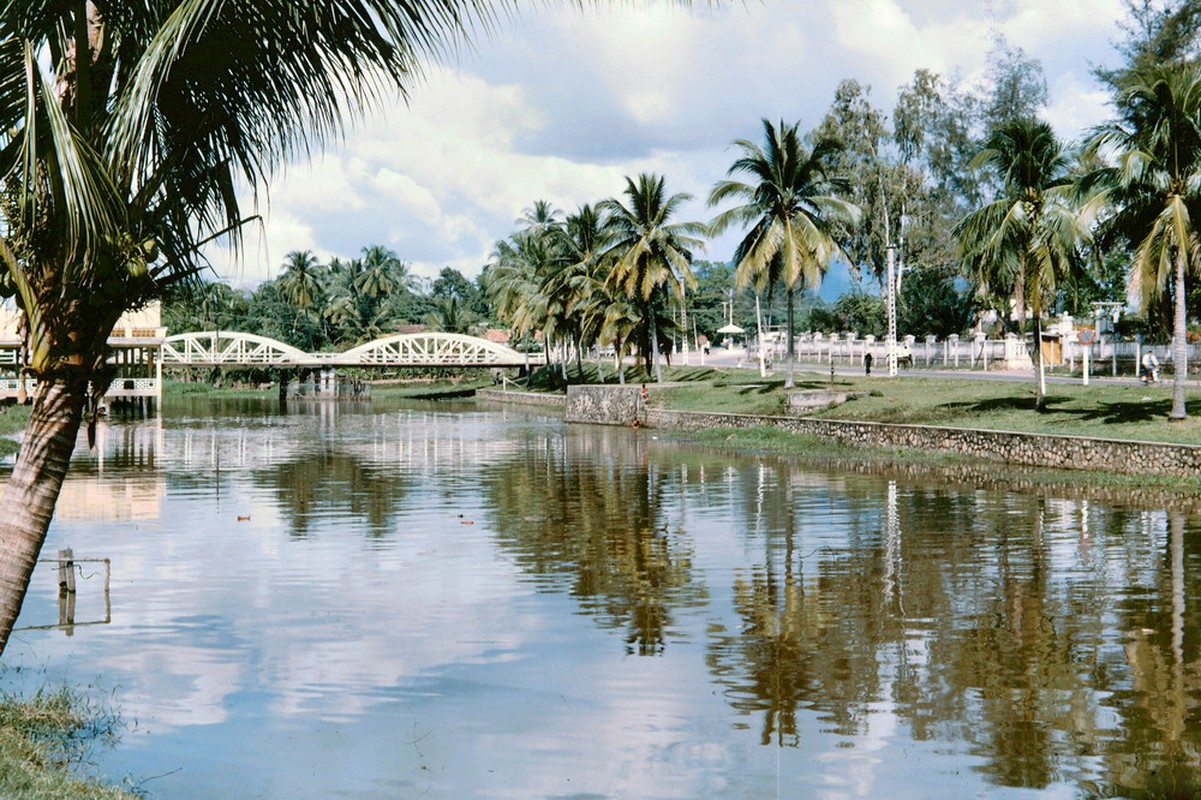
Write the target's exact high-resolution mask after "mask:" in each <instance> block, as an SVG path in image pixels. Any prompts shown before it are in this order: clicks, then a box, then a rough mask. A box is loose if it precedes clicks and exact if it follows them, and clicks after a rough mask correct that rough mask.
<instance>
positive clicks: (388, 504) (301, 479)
mask: <svg viewBox="0 0 1201 800" xmlns="http://www.w3.org/2000/svg"><path fill="white" fill-rule="evenodd" d="M253 480H254V482H255V483H256V484H257V485H259V486H263V487H266V488H269V489H271V490H273V491H274V492H275V496H276V502H277V505H278V506H279V509H280V511H281V513H282V514H283V515H284V516H285V517H286V518H287V519H288V522H289V527H290V530H291V535H292V536H294V537H297V538H304V537H307V536H308V535H309V531H310V527H311V525H312V521H313V520H314V519H321V518H326V519H328V518H329V517H330V516H331V515H338V516H341V517H343V518H344V519H346V521H347V523H348V524H351V525H353V524H355V523H362V524H364V525H365V526H366V527H367V530H368V531H369V532H370V533H371V534H372V535H373V536H386V535H389V534H391V533H393V532H394V531H395V527H396V526H395V521H396V516H397V514H398V513H399V510H400V506H401V505H402V503H403V502H404V499H405V490H406V488H407V480H406V479H405V478H404V477H403V471H398V470H392V469H385V468H383V467H374V466H371V465H367V464H364V463H363V462H362V461H361V460H360V459H359V458H358V457H357V456H355V455H354V454H353V453H349V452H345V451H342V450H331V449H326V450H323V451H322V452H320V453H316V454H312V453H308V454H305V455H304V456H303V457H298V458H295V459H293V460H291V461H285V462H282V463H277V464H273V465H272V466H270V467H267V468H265V469H260V470H256V471H255V473H254V477H253Z"/></svg>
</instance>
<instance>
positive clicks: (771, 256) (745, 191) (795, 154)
mask: <svg viewBox="0 0 1201 800" xmlns="http://www.w3.org/2000/svg"><path fill="white" fill-rule="evenodd" d="M734 145H735V147H737V148H738V149H739V150H740V151H741V153H742V154H741V156H740V157H739V158H738V159H737V160H735V161H734V163H733V164H731V165H730V168H729V169H728V170H727V171H726V175H727V176H731V175H743V176H745V177H746V178H747V179H748V180H745V181H743V180H735V179H732V178H727V179H726V180H723V181H719V182H718V183H717V184H716V185H715V186H714V187H713V189H712V191H710V193H709V205H711V206H715V205H717V204H719V203H721V202H723V201H725V200H727V199H730V198H733V199H736V200H739V201H741V202H740V204H739V205H737V206H735V207H733V208H730V209H727V210H726V211H723V212H721V213H720V214H718V216H717V217H716V218H715V219H714V220H713V222H712V223H711V228H712V230H713V232H714V233H715V234H716V233H720V232H721V231H724V230H725V229H727V228H728V227H730V226H731V225H734V224H739V225H742V226H744V227H746V228H747V232H746V235H745V236H744V237H743V238H742V240H741V241H740V242H739V243H738V246H737V247H736V248H735V250H734V263H735V271H734V278H735V281H736V282H737V284H738V286H739V287H745V286H748V285H753V286H754V287H755V288H756V290H759V291H762V290H763V289H765V288H766V289H767V290H768V292H769V293H770V292H771V291H772V290H773V288H774V287H775V286H776V284H780V285H782V286H783V287H784V289H785V291H786V292H787V295H788V380H787V382H786V384H785V385H786V386H787V387H792V386H793V385H794V377H793V376H794V362H795V339H796V336H795V332H794V330H793V326H794V319H793V307H794V295H795V293H796V290H798V289H800V290H802V291H804V290H805V289H809V288H816V287H818V286H819V285H820V284H821V280H822V277H823V276H824V275H825V273H826V270H827V269H828V268H829V266H830V261H831V259H833V258H834V257H836V256H838V255H839V254H840V252H841V251H840V249H839V247H838V245H837V243H836V242H835V241H834V239H833V235H832V232H833V230H834V226H835V224H836V223H839V222H842V223H846V224H847V225H853V224H855V223H856V222H857V221H858V219H859V209H858V207H857V206H855V205H854V204H852V203H850V202H848V201H846V200H844V199H842V198H841V197H840V196H839V195H840V194H841V193H846V192H848V191H849V186H848V184H847V182H846V180H845V179H842V178H838V177H834V176H831V175H830V174H829V169H830V163H831V159H832V158H833V156H834V155H836V154H837V152H838V150H839V148H840V145H839V144H838V143H837V142H835V141H833V140H831V139H822V140H821V141H819V142H818V143H817V144H816V145H814V148H813V150H812V151H811V152H810V151H808V150H806V149H805V147H804V145H803V144H802V143H801V137H800V135H799V134H798V133H797V123H793V124H792V125H786V124H784V122H783V121H781V122H780V125H779V127H777V126H775V125H773V124H772V123H771V121H770V120H767V119H764V120H763V144H762V145H759V144H756V143H755V142H752V141H749V140H746V139H739V140H737V141H735V142H734Z"/></svg>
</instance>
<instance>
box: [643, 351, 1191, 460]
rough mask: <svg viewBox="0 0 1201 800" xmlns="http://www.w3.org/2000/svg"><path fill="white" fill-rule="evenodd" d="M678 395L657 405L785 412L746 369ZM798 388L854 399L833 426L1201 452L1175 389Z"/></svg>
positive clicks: (986, 383)
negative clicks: (857, 424)
mask: <svg viewBox="0 0 1201 800" xmlns="http://www.w3.org/2000/svg"><path fill="white" fill-rule="evenodd" d="M671 379H672V380H673V381H676V382H682V383H678V384H677V385H675V386H670V387H664V388H655V387H653V386H652V387H651V402H652V403H659V404H661V405H662V406H663V407H665V408H672V409H678V410H687V411H726V412H739V413H748V414H772V413H779V412H782V411H783V410H784V408H785V405H784V391H783V386H784V379H783V377H782V376H780V375H779V374H776V375H769V376H768V377H767V378H760V377H759V376H758V375H757V374H755V373H753V372H749V371H746V370H731V371H718V370H704V369H701V368H694V369H692V370H688V369H678V370H674V371H673V374H672V376H671ZM796 383H797V388H798V389H829V388H831V385H833V388H835V389H837V390H839V391H845V392H849V393H851V395H852V397H851V399H850V400H849V401H847V402H846V403H843V404H841V405H838V406H835V407H833V408H829V409H825V410H822V411H816V412H811V415H812V416H818V417H825V418H828V419H846V420H862V421H869V422H892V423H903V424H910V425H944V426H948V427H956V428H980V429H985V430H1007V431H1019V432H1026V433H1049V434H1070V435H1076V436H1091V437H1096V438H1109V439H1136V440H1144V441H1155V442H1169V443H1173V444H1201V393H1198V392H1192V393H1190V397H1189V401H1190V406H1191V408H1192V410H1193V416H1190V417H1189V418H1188V419H1187V420H1185V421H1183V422H1169V421H1168V418H1167V416H1168V411H1169V409H1170V408H1171V405H1172V397H1171V392H1172V388H1171V386H1170V385H1167V384H1161V385H1158V386H1143V385H1142V384H1138V383H1123V384H1097V383H1093V384H1092V385H1091V386H1081V385H1080V384H1055V383H1053V384H1048V386H1047V408H1046V410H1044V411H1042V412H1038V411H1035V410H1034V389H1033V386H1031V385H1030V383H1029V382H1008V381H991V380H978V379H972V378H935V377H921V376H916V375H905V376H902V377H898V378H891V379H890V378H886V377H880V378H877V377H872V378H868V377H865V376H860V377H848V376H838V377H837V378H836V379H835V380H834V382H833V384H831V382H830V378H829V375H828V374H827V375H818V374H815V373H798V374H797V381H796Z"/></svg>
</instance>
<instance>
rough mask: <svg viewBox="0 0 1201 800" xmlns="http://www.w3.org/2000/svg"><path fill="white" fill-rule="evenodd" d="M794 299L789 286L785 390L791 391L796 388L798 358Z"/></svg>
mask: <svg viewBox="0 0 1201 800" xmlns="http://www.w3.org/2000/svg"><path fill="white" fill-rule="evenodd" d="M793 297H794V292H793V289H792V287H791V286H789V287H788V325H786V326H785V327H786V328H787V331H788V347H787V348H786V352H787V353H788V380H786V381H784V388H785V389H791V388H793V387H794V386H796V358H795V357H794V356H795V353H793V347H794V346H795V345H794V344H793V335H792V323H793V320H792V309H793Z"/></svg>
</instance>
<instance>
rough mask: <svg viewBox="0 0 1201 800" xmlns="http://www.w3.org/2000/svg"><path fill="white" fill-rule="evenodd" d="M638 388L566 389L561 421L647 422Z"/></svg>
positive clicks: (628, 423) (600, 387)
mask: <svg viewBox="0 0 1201 800" xmlns="http://www.w3.org/2000/svg"><path fill="white" fill-rule="evenodd" d="M646 413H647V412H646V403H645V401H644V400H643V398H642V388H641V387H640V386H568V387H567V405H566V407H565V408H564V409H563V421H564V422H584V423H591V424H599V425H633V424H634V422H635V420H637V421H638V423H639V424H645V423H646Z"/></svg>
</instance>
